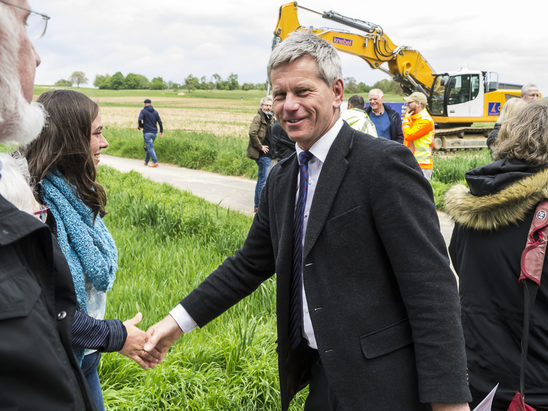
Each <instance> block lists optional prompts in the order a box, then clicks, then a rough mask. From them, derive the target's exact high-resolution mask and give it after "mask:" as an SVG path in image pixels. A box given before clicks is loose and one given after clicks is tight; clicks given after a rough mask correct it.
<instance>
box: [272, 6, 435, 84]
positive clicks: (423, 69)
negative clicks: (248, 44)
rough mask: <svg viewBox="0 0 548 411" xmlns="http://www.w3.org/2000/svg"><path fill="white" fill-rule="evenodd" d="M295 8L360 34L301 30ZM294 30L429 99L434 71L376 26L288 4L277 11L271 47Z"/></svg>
mask: <svg viewBox="0 0 548 411" xmlns="http://www.w3.org/2000/svg"><path fill="white" fill-rule="evenodd" d="M298 8H300V9H303V10H307V11H310V12H312V13H316V14H319V15H321V16H322V17H323V18H325V19H327V20H332V21H336V22H338V23H341V24H344V25H346V26H348V27H352V28H354V29H357V30H360V31H362V32H363V34H361V33H360V34H357V33H351V32H350V31H345V30H340V29H330V28H314V27H304V26H301V24H300V22H299V19H298V16H297V9H298ZM296 30H303V31H308V30H312V32H313V33H314V34H315V35H316V36H318V37H321V38H323V39H324V40H326V41H327V42H329V43H331V44H332V45H333V46H334V47H335V48H336V49H338V50H340V51H343V52H345V53H349V54H353V55H355V56H358V57H360V58H362V59H363V60H365V61H366V62H367V64H369V66H370V67H371V68H374V69H379V70H381V71H384V72H385V73H387V74H389V75H390V76H391V77H392V78H393V79H394V80H395V81H397V82H398V83H399V84H400V85H401V87H402V89H403V91H404V92H405V93H406V94H411V93H412V92H414V91H422V92H423V93H425V94H426V95H430V90H431V87H432V83H433V79H434V76H433V73H434V70H433V69H432V67H430V64H428V62H427V61H426V59H425V58H424V57H423V56H422V55H421V53H419V52H418V51H417V50H413V49H411V48H409V47H406V46H396V45H395V44H394V43H393V42H392V40H390V38H389V37H388V36H387V35H386V34H384V31H383V29H382V27H381V26H379V25H377V24H374V23H370V22H367V21H363V20H358V19H354V18H351V17H346V16H343V15H341V14H339V13H336V12H334V11H326V12H323V13H319V12H317V11H314V10H311V9H308V8H306V7H302V6H299V5H297V2H291V3H287V4H285V5H283V6H281V7H280V13H279V16H278V23H277V25H276V29H275V30H274V41H273V47H274V46H275V45H276V44H277V43H279V42H280V41H283V40H285V39H286V38H287V36H289V34H290V33H292V32H294V31H296ZM384 63H386V64H384Z"/></svg>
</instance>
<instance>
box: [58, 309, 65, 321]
mask: <svg viewBox="0 0 548 411" xmlns="http://www.w3.org/2000/svg"><path fill="white" fill-rule="evenodd" d="M66 316H67V312H66V311H59V314H57V320H59V321H62V320H64V319H65V318H66Z"/></svg>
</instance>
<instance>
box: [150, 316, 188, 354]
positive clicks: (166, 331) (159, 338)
mask: <svg viewBox="0 0 548 411" xmlns="http://www.w3.org/2000/svg"><path fill="white" fill-rule="evenodd" d="M181 335H183V331H182V330H181V328H180V327H179V324H177V322H176V321H175V320H174V319H173V317H172V316H171V315H167V316H166V317H165V318H164V319H163V320H161V321H159V322H158V323H156V324H154V325H153V326H152V327H150V328H149V329H148V330H147V342H146V344H145V347H144V350H145V351H146V352H148V353H153V352H154V351H155V350H157V351H159V352H160V355H161V359H160V361H163V359H164V357H165V355H166V353H167V351H168V350H169V347H171V346H172V345H173V343H174V342H175V341H177V339H179V337H180V336H181Z"/></svg>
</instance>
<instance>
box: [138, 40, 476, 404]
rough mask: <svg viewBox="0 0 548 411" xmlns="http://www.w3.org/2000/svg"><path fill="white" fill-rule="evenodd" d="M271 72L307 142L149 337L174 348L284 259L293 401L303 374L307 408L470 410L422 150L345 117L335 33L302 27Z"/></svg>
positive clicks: (284, 322)
mask: <svg viewBox="0 0 548 411" xmlns="http://www.w3.org/2000/svg"><path fill="white" fill-rule="evenodd" d="M268 75H269V79H270V81H271V83H272V91H273V98H274V103H273V108H274V112H275V114H276V117H277V118H278V120H279V122H280V124H281V125H282V126H283V127H284V129H285V130H286V131H287V133H288V135H289V137H290V138H291V139H292V140H294V141H295V142H296V143H297V155H296V156H292V157H290V158H289V159H287V160H286V161H283V162H281V163H280V164H278V165H277V166H276V167H274V168H273V169H272V171H271V173H270V175H269V177H268V181H267V184H266V186H265V188H264V190H263V193H262V196H261V203H260V207H259V212H258V213H257V214H256V216H255V218H254V220H253V224H252V226H251V229H250V231H249V234H248V237H247V239H246V241H245V243H244V245H243V247H242V248H241V249H240V250H238V251H237V252H236V254H235V256H234V257H229V258H228V259H226V260H225V262H224V263H223V264H222V265H221V266H220V267H219V268H218V269H217V270H216V271H214V272H213V273H212V274H211V275H210V276H209V277H208V278H206V279H205V280H204V281H203V282H202V284H200V285H199V286H198V287H197V288H196V289H195V290H194V291H192V292H191V293H190V294H189V295H188V296H187V297H185V298H184V299H183V300H182V301H181V304H179V305H178V306H177V307H176V308H175V309H174V310H172V311H171V313H170V315H168V316H167V317H165V318H164V319H163V320H162V321H160V322H159V323H158V324H156V325H154V326H153V327H151V328H150V329H149V334H150V340H149V346H145V350H148V349H151V348H152V347H154V346H155V347H157V348H159V349H161V351H162V352H164V353H165V352H166V351H167V349H168V348H169V346H170V345H171V344H172V343H173V342H174V341H175V340H176V339H177V338H179V337H180V336H181V334H182V333H183V331H184V332H188V331H190V330H191V329H192V328H194V327H195V326H196V325H198V326H200V327H201V326H204V325H205V324H207V323H208V322H209V321H211V320H213V319H214V318H215V317H217V316H218V315H220V314H221V313H223V312H224V311H225V310H227V309H228V308H229V307H231V306H232V305H234V304H236V303H237V302H238V301H240V300H241V299H242V298H244V297H245V296H247V295H249V294H250V293H252V292H253V291H254V290H255V289H256V288H257V287H258V286H259V284H261V283H262V282H263V281H264V280H266V279H267V278H269V277H270V276H271V275H273V273H274V272H276V273H277V298H276V303H277V317H278V326H277V328H278V363H279V376H280V390H281V401H282V410H287V408H288V406H289V402H290V401H291V399H292V398H293V396H294V395H295V393H296V392H297V391H298V390H300V389H301V388H303V387H305V386H306V385H309V396H308V398H307V402H306V405H305V410H322V411H324V410H349V411H350V410H352V411H355V410H391V411H394V410H402V411H403V410H405V411H409V410H428V409H434V410H469V407H468V405H467V404H466V401H469V400H470V399H471V398H470V393H469V391H468V387H467V382H466V360H465V354H464V341H463V335H462V328H461V324H460V307H459V300H458V294H457V287H456V282H455V277H454V275H453V273H452V272H451V270H450V268H449V262H448V258H447V253H446V248H445V244H444V241H443V238H442V236H441V234H440V231H439V225H438V223H437V221H438V220H437V215H436V211H435V208H434V204H433V198H432V190H431V188H430V185H429V184H428V182H427V181H426V180H425V179H424V177H423V176H422V173H421V171H420V168H419V167H418V165H417V162H416V161H415V160H414V158H413V156H412V155H411V153H410V152H409V150H407V149H406V148H405V147H403V146H401V145H398V144H392V143H390V142H388V141H387V140H385V139H375V138H373V137H370V136H367V135H365V134H363V133H360V132H358V131H356V130H353V129H352V128H350V127H349V126H348V125H346V124H344V122H343V121H342V120H341V119H340V117H339V114H340V112H339V109H340V105H341V103H342V101H343V94H344V83H343V81H342V73H341V64H340V59H339V56H338V54H337V52H336V50H335V49H334V48H333V47H332V46H331V45H330V44H328V43H327V42H326V41H324V40H322V39H320V38H318V37H316V36H313V35H311V34H308V33H295V34H294V35H292V36H290V37H289V38H288V39H286V40H285V41H283V42H282V43H281V44H280V45H278V46H277V48H276V49H275V50H274V51H273V53H272V55H271V58H270V62H269V67H268ZM387 162H388V165H389V167H386V165H387ZM387 170H388V172H387Z"/></svg>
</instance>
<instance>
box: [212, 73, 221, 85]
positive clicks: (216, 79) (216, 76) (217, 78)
mask: <svg viewBox="0 0 548 411" xmlns="http://www.w3.org/2000/svg"><path fill="white" fill-rule="evenodd" d="M211 78H212V79H213V83H215V88H217V83H220V82H221V81H223V78H222V77H221V76H220V75H219V74H217V73H215V74H213V75H212V76H211Z"/></svg>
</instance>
